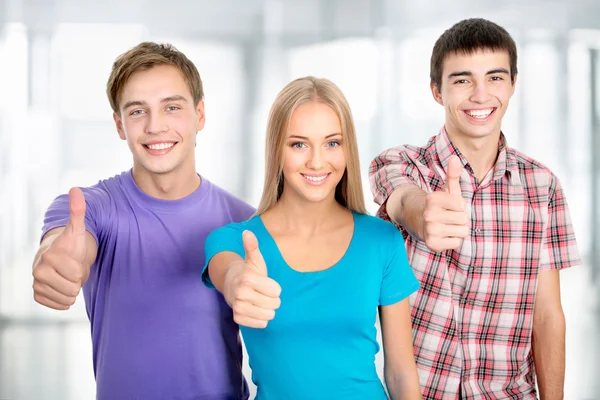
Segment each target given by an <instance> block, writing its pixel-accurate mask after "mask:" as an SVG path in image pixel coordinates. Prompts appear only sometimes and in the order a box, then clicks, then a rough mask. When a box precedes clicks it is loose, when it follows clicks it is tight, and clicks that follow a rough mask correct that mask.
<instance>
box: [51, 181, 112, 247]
mask: <svg viewBox="0 0 600 400" xmlns="http://www.w3.org/2000/svg"><path fill="white" fill-rule="evenodd" d="M81 191H82V192H83V196H84V198H85V230H86V231H88V232H89V233H90V234H91V235H92V236H93V237H94V239H95V240H96V245H97V246H99V240H98V238H99V237H101V232H100V227H101V221H100V218H101V217H102V215H101V212H100V209H101V204H100V200H99V198H98V196H96V193H95V192H94V190H92V189H91V188H81ZM69 217H70V212H69V195H68V194H61V195H60V196H58V197H57V198H56V199H54V201H53V202H52V203H51V204H50V207H48V209H47V210H46V213H45V214H44V225H43V227H42V235H41V237H40V242H41V241H42V240H43V239H44V236H45V235H46V233H48V232H49V231H51V230H52V229H55V228H60V227H63V226H66V225H67V223H68V222H69Z"/></svg>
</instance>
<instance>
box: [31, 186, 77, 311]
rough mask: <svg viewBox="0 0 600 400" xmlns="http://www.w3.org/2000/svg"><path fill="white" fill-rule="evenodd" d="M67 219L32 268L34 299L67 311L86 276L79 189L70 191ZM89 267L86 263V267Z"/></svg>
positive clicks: (47, 305)
mask: <svg viewBox="0 0 600 400" xmlns="http://www.w3.org/2000/svg"><path fill="white" fill-rule="evenodd" d="M69 213H70V217H69V222H68V223H67V225H66V226H65V228H64V230H63V231H62V232H61V233H60V234H59V235H58V237H56V239H54V241H53V242H52V244H50V246H49V247H48V249H46V251H44V252H43V253H42V254H41V256H40V257H39V258H38V259H37V263H36V265H34V268H33V291H34V299H35V301H36V302H38V303H40V304H42V305H44V306H46V307H49V308H53V309H56V310H67V309H69V307H71V306H72V305H73V304H74V303H75V299H76V298H77V295H78V294H79V291H80V290H81V287H82V286H83V283H84V282H85V280H86V279H87V276H86V275H87V273H88V269H87V268H85V266H84V263H85V259H86V254H87V244H86V231H85V223H84V221H85V198H84V196H83V192H82V191H81V189H79V188H72V189H71V190H70V191H69ZM88 268H89V266H88Z"/></svg>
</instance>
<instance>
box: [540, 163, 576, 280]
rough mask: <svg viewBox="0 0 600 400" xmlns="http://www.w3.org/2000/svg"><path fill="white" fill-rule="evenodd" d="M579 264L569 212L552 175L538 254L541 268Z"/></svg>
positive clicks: (556, 267)
mask: <svg viewBox="0 0 600 400" xmlns="http://www.w3.org/2000/svg"><path fill="white" fill-rule="evenodd" d="M580 264H581V257H580V255H579V250H578V248H577V242H576V240H575V232H574V230H573V224H572V222H571V214H570V213H569V207H568V206H567V199H566V197H565V195H564V192H563V189H562V187H561V184H560V182H559V180H558V178H556V176H554V175H552V178H551V181H550V187H549V193H548V223H547V227H546V233H545V235H544V243H543V246H542V251H541V254H540V269H541V270H552V269H555V270H560V269H565V268H569V267H573V266H577V265H580Z"/></svg>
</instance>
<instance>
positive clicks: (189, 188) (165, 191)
mask: <svg viewBox="0 0 600 400" xmlns="http://www.w3.org/2000/svg"><path fill="white" fill-rule="evenodd" d="M133 179H134V180H135V183H136V184H137V185H138V187H139V188H140V189H141V190H142V191H143V192H144V193H146V194H147V195H149V196H152V197H155V198H157V199H161V200H179V199H183V198H184V197H187V196H189V195H190V194H192V193H193V192H194V191H195V190H196V189H198V187H199V186H200V183H201V182H200V177H199V176H198V174H197V173H196V170H195V168H180V169H176V170H174V171H171V172H169V173H165V174H153V173H150V172H148V171H147V170H145V169H143V168H142V167H140V166H136V165H134V167H133Z"/></svg>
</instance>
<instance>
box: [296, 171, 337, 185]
mask: <svg viewBox="0 0 600 400" xmlns="http://www.w3.org/2000/svg"><path fill="white" fill-rule="evenodd" d="M300 175H302V177H303V178H304V179H305V180H306V181H307V182H308V183H309V184H311V185H320V184H322V183H323V182H325V180H326V179H327V177H328V176H329V175H331V173H326V174H311V175H308V174H300Z"/></svg>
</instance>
